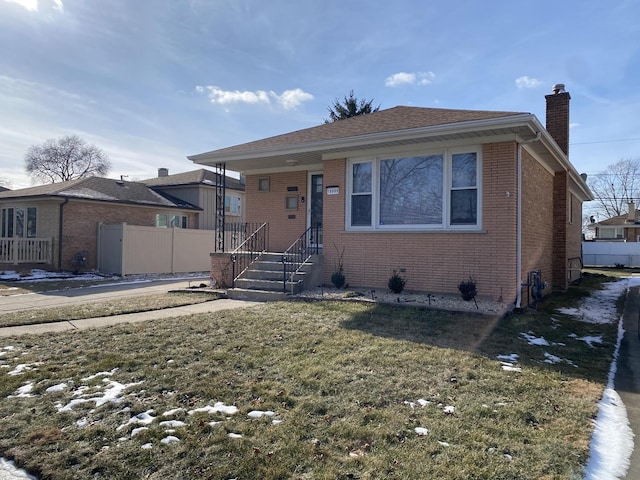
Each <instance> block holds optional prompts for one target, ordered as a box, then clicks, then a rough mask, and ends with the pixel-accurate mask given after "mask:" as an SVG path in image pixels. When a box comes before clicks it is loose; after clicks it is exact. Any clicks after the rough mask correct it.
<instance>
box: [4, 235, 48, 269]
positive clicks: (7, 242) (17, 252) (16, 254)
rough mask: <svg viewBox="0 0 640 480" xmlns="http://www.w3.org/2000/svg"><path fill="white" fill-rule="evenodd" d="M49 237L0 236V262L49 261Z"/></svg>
mask: <svg viewBox="0 0 640 480" xmlns="http://www.w3.org/2000/svg"><path fill="white" fill-rule="evenodd" d="M52 244H53V242H52V240H51V239H50V238H0V263H10V264H13V265H17V264H19V263H51V262H52V261H53V250H52Z"/></svg>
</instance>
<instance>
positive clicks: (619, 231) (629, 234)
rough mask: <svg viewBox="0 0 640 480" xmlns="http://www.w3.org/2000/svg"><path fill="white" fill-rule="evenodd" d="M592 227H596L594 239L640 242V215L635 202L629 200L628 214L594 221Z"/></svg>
mask: <svg viewBox="0 0 640 480" xmlns="http://www.w3.org/2000/svg"><path fill="white" fill-rule="evenodd" d="M591 228H593V229H595V237H594V240H603V241H608V242H612V241H618V242H640V217H639V216H638V210H636V205H635V203H634V202H629V210H628V212H627V213H626V214H624V215H617V216H615V217H611V218H607V219H606V220H602V221H601V222H594V223H592V224H591Z"/></svg>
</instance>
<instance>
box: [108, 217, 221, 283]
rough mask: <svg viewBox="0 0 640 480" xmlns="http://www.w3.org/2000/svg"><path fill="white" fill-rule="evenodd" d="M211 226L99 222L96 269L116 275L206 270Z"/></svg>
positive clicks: (212, 236) (211, 242)
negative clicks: (161, 225)
mask: <svg viewBox="0 0 640 480" xmlns="http://www.w3.org/2000/svg"><path fill="white" fill-rule="evenodd" d="M215 239H216V232H215V231H214V230H191V229H182V228H156V227H143V226H139V225H128V224H126V223H123V224H117V225H104V224H102V225H100V229H99V234H98V270H100V271H101V272H103V273H109V274H116V275H133V274H145V273H185V272H209V271H210V269H211V258H210V255H209V254H210V253H211V252H213V250H214V245H215V243H214V242H215Z"/></svg>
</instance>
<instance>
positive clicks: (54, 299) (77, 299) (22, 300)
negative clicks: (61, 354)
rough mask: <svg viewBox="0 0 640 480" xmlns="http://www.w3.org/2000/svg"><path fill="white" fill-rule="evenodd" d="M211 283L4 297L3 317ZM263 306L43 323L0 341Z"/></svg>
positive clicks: (224, 302) (220, 305) (236, 303)
mask: <svg viewBox="0 0 640 480" xmlns="http://www.w3.org/2000/svg"><path fill="white" fill-rule="evenodd" d="M208 281H209V279H194V278H189V279H185V280H176V279H173V280H153V281H145V282H129V283H127V282H121V283H114V284H110V285H101V286H96V287H83V288H76V289H72V290H59V291H52V292H44V293H28V294H24V295H13V296H2V297H0V315H2V314H3V313H10V312H16V311H20V310H29V309H36V308H52V307H62V306H68V305H77V304H82V303H95V302H100V301H107V300H114V299H116V298H123V297H138V296H141V295H151V294H154V293H166V292H168V291H170V290H180V289H184V288H188V287H189V284H191V285H194V286H195V285H199V284H200V283H207V282H208ZM256 305H260V303H259V302H250V301H245V300H230V299H221V300H215V301H211V302H204V303H197V304H193V305H184V306H182V307H174V308H165V309H162V310H151V311H148V312H139V313H128V314H124V315H113V316H108V317H96V318H85V319H82V320H72V321H68V320H65V321H61V322H52V323H42V324H36V325H24V326H17V327H3V328H0V337H13V336H17V335H25V334H39V333H48V332H62V331H66V330H84V329H88V328H98V327H106V326H109V325H115V324H118V323H135V322H144V321H147V320H158V319H161V318H170V317H177V316H182V315H193V314H197V313H211V312H216V311H220V310H228V309H233V308H243V307H249V306H256Z"/></svg>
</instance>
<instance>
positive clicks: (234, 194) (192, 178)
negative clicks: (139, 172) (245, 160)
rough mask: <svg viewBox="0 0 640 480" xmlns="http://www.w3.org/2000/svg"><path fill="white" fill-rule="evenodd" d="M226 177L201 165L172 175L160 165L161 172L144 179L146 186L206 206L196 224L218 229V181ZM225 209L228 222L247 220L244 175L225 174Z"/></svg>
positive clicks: (205, 228) (206, 228)
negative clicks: (195, 168)
mask: <svg viewBox="0 0 640 480" xmlns="http://www.w3.org/2000/svg"><path fill="white" fill-rule="evenodd" d="M220 178H222V177H221V176H220V175H219V174H218V173H217V172H213V171H211V170H207V169H204V168H201V169H199V170H192V171H189V172H182V173H176V174H173V175H169V170H168V169H166V168H159V169H158V176H157V177H155V178H149V179H147V180H141V183H144V184H145V185H146V186H148V187H150V188H152V189H154V190H156V191H161V192H164V193H168V194H170V195H172V196H174V197H176V198H179V199H181V200H184V201H185V202H189V203H191V204H192V205H197V206H199V207H201V208H202V213H201V214H200V215H199V216H198V223H197V225H194V226H193V227H192V228H199V229H204V230H215V228H216V215H215V213H216V194H217V190H216V185H217V184H219V182H220ZM224 178H225V185H224V187H225V189H224V191H225V195H224V210H225V218H226V221H227V222H242V221H244V209H243V208H242V207H243V205H244V178H240V179H237V178H234V177H230V176H227V175H225V176H224Z"/></svg>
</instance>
